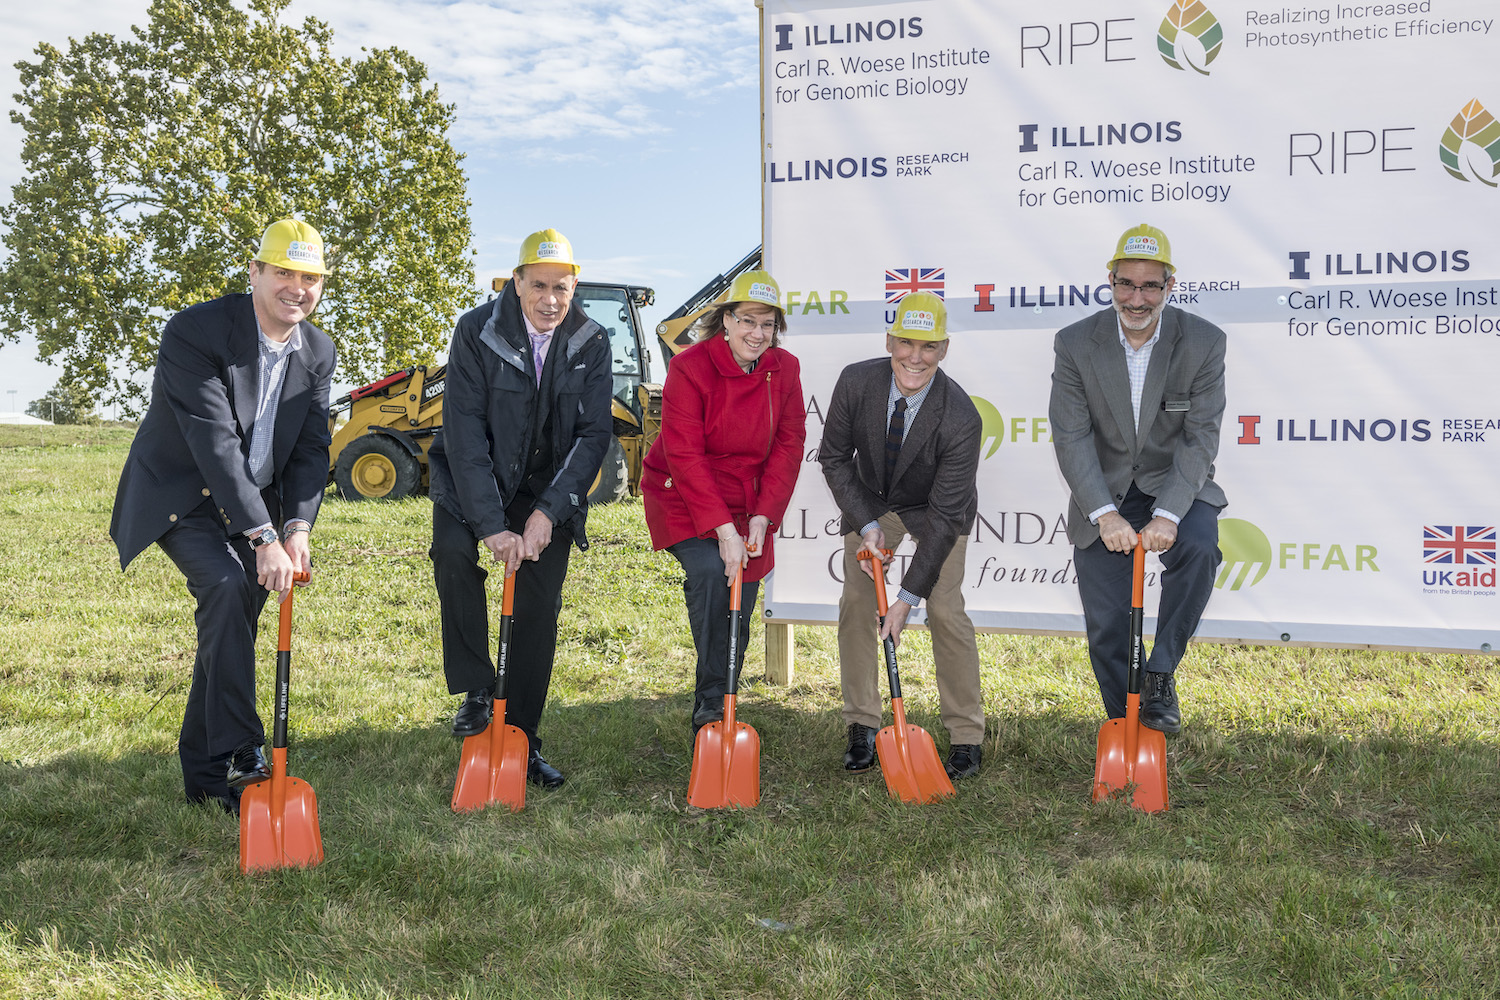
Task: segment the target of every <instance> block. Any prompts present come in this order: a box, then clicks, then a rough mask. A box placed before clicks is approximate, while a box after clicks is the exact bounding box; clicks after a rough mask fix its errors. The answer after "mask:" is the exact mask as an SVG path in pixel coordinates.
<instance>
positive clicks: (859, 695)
mask: <svg viewBox="0 0 1500 1000" xmlns="http://www.w3.org/2000/svg"><path fill="white" fill-rule="evenodd" d="M885 349H886V352H887V353H888V354H889V357H878V358H873V359H871V360H869V361H860V362H856V363H855V364H852V365H849V366H848V367H847V368H845V369H844V370H843V372H842V373H840V375H839V379H838V382H837V383H836V384H835V385H834V387H833V394H832V396H831V397H830V398H829V402H828V415H827V418H826V419H825V421H824V423H823V440H822V443H821V444H820V445H819V446H818V461H819V463H820V464H821V465H822V466H823V477H824V478H825V479H826V480H827V481H828V489H829V491H830V492H831V493H832V494H833V499H834V501H835V502H836V503H837V504H838V505H839V510H840V511H841V512H842V513H843V526H842V529H841V530H842V531H843V533H844V592H843V596H842V597H840V598H839V681H840V686H841V687H842V688H843V694H844V713H843V714H844V722H845V723H846V724H847V725H848V727H849V729H848V735H849V747H848V750H847V751H846V752H845V754H844V769H845V770H847V771H866V770H869V769H870V768H871V767H872V766H873V765H874V763H875V734H876V732H877V731H878V729H879V728H880V721H881V713H882V708H883V706H882V705H881V701H880V686H879V672H878V670H877V669H876V668H877V665H878V664H879V662H880V660H879V657H878V655H877V645H876V639H877V633H876V629H875V621H876V619H875V614H874V612H875V578H874V575H873V571H872V568H871V567H872V565H873V564H872V563H870V562H862V561H861V560H860V559H859V554H860V553H862V552H863V553H873V554H876V555H879V554H880V552H881V551H882V550H883V549H886V548H891V549H894V548H895V547H896V546H897V545H899V544H900V543H901V540H902V538H904V537H905V536H906V535H908V534H910V535H911V536H912V538H913V539H915V540H916V543H917V551H916V554H915V555H913V556H912V558H911V562H910V563H909V564H908V565H907V567H906V573H905V575H904V576H903V577H902V578H901V589H900V590H899V592H898V593H897V595H896V598H895V600H893V601H891V603H890V608H889V611H888V613H887V614H886V618H885V626H884V627H883V628H882V629H881V630H880V632H879V637H880V638H883V637H884V636H886V635H889V636H890V637H891V638H892V640H894V641H895V642H897V643H899V642H900V641H901V631H902V629H904V628H905V627H906V619H907V616H908V615H910V614H911V612H912V610H913V609H914V608H915V607H916V606H917V605H918V604H919V603H921V602H922V601H923V600H926V601H927V627H928V630H929V631H930V632H931V633H932V661H933V668H934V670H935V671H936V673H937V687H938V699H939V704H940V707H941V710H942V715H943V725H944V727H945V728H946V729H947V730H948V741H949V753H948V759H947V760H946V761H945V762H944V767H945V769H946V770H947V772H948V776H949V777H950V778H967V777H971V776H972V775H975V774H977V773H978V772H979V765H980V759H981V756H982V751H981V747H982V744H983V741H984V703H983V696H982V693H981V690H980V682H979V647H978V644H977V642H976V641H975V637H974V623H973V621H972V620H970V618H969V615H968V613H967V612H966V611H965V610H964V595H963V576H964V553H965V551H966V549H967V546H968V535H969V529H970V528H972V527H973V525H974V515H975V513H977V512H978V510H979V490H978V487H977V486H976V484H975V477H976V476H977V474H978V471H979V446H980V437H981V431H982V429H983V428H982V423H981V421H980V417H979V411H978V410H977V409H976V408H975V406H974V403H973V401H972V400H970V399H969V396H968V394H967V393H966V392H964V390H963V387H962V386H960V385H959V384H958V383H957V382H955V381H954V380H953V379H951V378H949V377H948V375H947V374H946V373H945V372H944V371H943V370H942V369H940V368H939V367H938V362H940V361H942V360H943V358H944V357H946V356H947V354H948V319H947V310H946V307H945V306H944V305H943V300H942V299H940V298H938V297H937V296H936V295H934V294H932V293H931V292H911V293H909V294H907V295H905V296H903V297H902V298H901V302H900V305H899V306H898V307H897V310H896V322H895V323H894V324H893V325H892V327H891V329H890V331H889V332H888V333H887V335H886V338H885ZM884 561H889V560H884Z"/></svg>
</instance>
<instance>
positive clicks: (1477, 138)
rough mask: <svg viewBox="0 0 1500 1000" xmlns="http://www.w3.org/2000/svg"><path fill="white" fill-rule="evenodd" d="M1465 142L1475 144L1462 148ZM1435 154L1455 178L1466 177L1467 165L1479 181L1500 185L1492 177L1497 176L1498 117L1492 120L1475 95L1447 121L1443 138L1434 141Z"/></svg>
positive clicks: (1499, 148)
mask: <svg viewBox="0 0 1500 1000" xmlns="http://www.w3.org/2000/svg"><path fill="white" fill-rule="evenodd" d="M1465 143H1473V144H1474V146H1475V147H1477V148H1473V149H1469V150H1467V151H1466V150H1465V149H1464V144H1465ZM1438 156H1439V157H1440V158H1441V159H1442V161H1443V169H1444V170H1446V171H1448V173H1450V174H1452V175H1453V176H1454V177H1457V178H1458V179H1459V180H1461V181H1467V180H1468V179H1469V178H1468V177H1467V176H1465V175H1464V168H1465V167H1467V168H1468V170H1469V173H1470V174H1473V175H1474V179H1475V180H1476V181H1478V182H1479V183H1481V184H1488V185H1489V186H1490V187H1500V184H1497V183H1496V181H1494V180H1493V178H1494V177H1496V176H1500V121H1496V120H1495V116H1494V115H1492V114H1490V113H1489V112H1488V111H1486V110H1485V108H1484V105H1483V104H1480V103H1479V99H1478V98H1477V97H1476V98H1475V99H1474V100H1472V101H1470V102H1469V103H1468V104H1465V105H1464V109H1463V110H1462V111H1460V112H1459V113H1458V114H1457V115H1455V116H1454V118H1453V121H1452V122H1451V123H1450V124H1449V125H1448V131H1446V132H1444V133H1443V141H1442V142H1441V143H1439V145H1438ZM1486 158H1488V162H1486ZM1486 175H1488V176H1486Z"/></svg>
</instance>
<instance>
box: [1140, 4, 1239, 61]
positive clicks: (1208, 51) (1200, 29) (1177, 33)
mask: <svg viewBox="0 0 1500 1000" xmlns="http://www.w3.org/2000/svg"><path fill="white" fill-rule="evenodd" d="M1189 37H1190V38H1194V39H1196V40H1197V41H1198V42H1199V43H1200V44H1201V45H1202V46H1203V54H1202V55H1201V56H1200V57H1199V61H1201V62H1202V65H1201V66H1200V65H1198V63H1197V62H1195V61H1194V60H1193V59H1192V58H1191V54H1190V53H1189V51H1188V46H1186V45H1184V44H1183V43H1184V42H1186V41H1187V38H1189ZM1223 47H1224V28H1223V27H1222V26H1221V25H1220V24H1219V19H1218V18H1217V17H1214V14H1213V11H1211V10H1209V9H1208V8H1207V7H1205V6H1203V0H1174V2H1173V4H1172V6H1171V8H1170V9H1169V10H1168V11H1167V16H1166V17H1164V18H1162V19H1161V27H1160V28H1158V29H1157V30H1156V48H1157V50H1158V51H1160V52H1161V57H1162V58H1163V59H1164V60H1166V63H1167V65H1168V66H1170V67H1172V68H1173V69H1183V68H1184V67H1183V64H1184V63H1186V64H1187V66H1189V67H1191V68H1192V69H1193V70H1194V71H1195V72H1198V73H1202V74H1203V75H1204V76H1207V75H1208V68H1207V67H1208V64H1209V63H1211V62H1213V61H1214V60H1215V59H1217V58H1218V57H1219V50H1220V49H1222V48H1223ZM1193 54H1196V53H1193Z"/></svg>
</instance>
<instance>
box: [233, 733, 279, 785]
mask: <svg viewBox="0 0 1500 1000" xmlns="http://www.w3.org/2000/svg"><path fill="white" fill-rule="evenodd" d="M270 776H271V765H269V764H267V763H266V755H265V752H264V751H262V750H261V748H260V744H259V743H246V744H245V745H244V746H242V747H240V748H238V749H237V750H235V752H234V753H232V754H230V755H229V773H228V774H226V775H225V776H224V781H225V783H226V784H228V785H229V787H230V788H244V787H245V786H246V785H253V784H255V783H256V782H258V781H265V780H266V779H267V778H269V777H270Z"/></svg>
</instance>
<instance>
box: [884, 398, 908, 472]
mask: <svg viewBox="0 0 1500 1000" xmlns="http://www.w3.org/2000/svg"><path fill="white" fill-rule="evenodd" d="M905 436H906V397H905V396H901V397H898V398H897V400H896V411H895V412H894V413H892V414H891V426H890V427H889V428H887V430H886V432H885V487H886V489H890V488H891V480H892V479H894V478H895V476H896V459H898V458H900V457H901V439H902V438H903V437H905Z"/></svg>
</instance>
